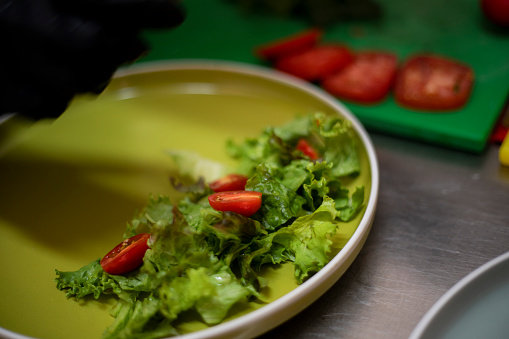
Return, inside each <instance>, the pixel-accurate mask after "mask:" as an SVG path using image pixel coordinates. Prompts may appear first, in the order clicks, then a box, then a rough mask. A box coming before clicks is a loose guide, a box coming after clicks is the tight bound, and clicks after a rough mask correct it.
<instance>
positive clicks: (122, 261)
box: [100, 233, 150, 275]
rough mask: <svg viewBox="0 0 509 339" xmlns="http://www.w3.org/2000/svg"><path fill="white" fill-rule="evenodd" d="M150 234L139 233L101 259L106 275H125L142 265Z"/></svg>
mask: <svg viewBox="0 0 509 339" xmlns="http://www.w3.org/2000/svg"><path fill="white" fill-rule="evenodd" d="M149 238H150V234H148V233H141V234H138V235H135V236H134V237H131V238H129V239H125V240H124V241H122V242H121V243H120V244H118V245H117V246H115V248H113V249H112V250H111V251H109V252H108V254H106V255H105V256H104V257H103V258H102V259H101V262H100V263H101V266H102V268H103V270H104V271H105V272H106V273H108V274H117V275H118V274H125V273H128V272H131V271H132V270H135V269H136V268H138V267H140V266H141V265H142V264H143V257H144V256H145V252H146V251H147V250H148V249H149V247H148V243H147V242H148V239H149Z"/></svg>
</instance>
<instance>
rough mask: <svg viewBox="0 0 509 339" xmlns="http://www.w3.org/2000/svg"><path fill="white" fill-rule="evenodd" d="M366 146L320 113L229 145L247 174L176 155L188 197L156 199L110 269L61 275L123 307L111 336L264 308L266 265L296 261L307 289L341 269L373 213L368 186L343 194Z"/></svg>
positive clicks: (343, 123) (65, 284) (73, 293)
mask: <svg viewBox="0 0 509 339" xmlns="http://www.w3.org/2000/svg"><path fill="white" fill-rule="evenodd" d="M358 148H359V143H358V141H357V139H356V137H355V132H354V130H353V128H352V126H351V123H350V122H349V121H348V120H345V119H344V118H342V117H340V116H338V115H328V114H323V113H314V114H310V115H306V116H301V117H296V118H295V119H294V120H292V121H290V122H288V123H287V124H285V125H282V126H278V127H268V128H266V129H265V130H264V131H262V133H261V134H260V135H259V136H258V137H256V138H249V139H246V140H245V141H243V142H241V143H236V142H234V141H231V140H230V141H228V142H227V144H226V151H227V152H228V154H229V155H230V156H231V157H232V158H233V159H235V160H236V163H237V165H238V167H237V168H236V169H235V171H234V172H228V169H227V168H226V167H224V168H221V166H219V167H216V168H212V167H214V166H212V165H211V171H214V173H216V172H217V173H221V172H224V173H222V174H221V176H218V177H217V178H216V179H215V180H212V181H206V180H205V179H204V177H203V176H201V175H199V173H200V170H198V169H197V167H200V166H201V170H203V164H212V162H211V161H210V160H208V159H201V160H197V159H196V155H195V154H192V153H190V152H189V153H187V152H182V151H179V152H170V155H171V156H172V158H173V160H174V162H175V164H176V166H177V167H178V169H179V172H180V173H179V176H178V177H171V178H170V183H171V184H172V185H173V186H174V188H175V189H176V190H177V191H179V192H181V194H182V198H181V199H180V200H179V201H178V202H177V203H172V200H171V199H170V197H168V196H163V195H159V196H151V197H150V198H149V201H148V203H147V205H146V206H145V207H144V208H143V210H141V211H140V212H139V213H137V214H136V215H135V217H134V218H133V219H132V220H131V221H130V222H129V223H128V225H127V230H126V232H125V234H124V236H123V238H124V241H122V242H121V243H120V244H119V245H118V246H116V247H115V248H114V249H113V250H112V251H110V252H109V253H108V254H106V255H105V256H104V257H103V258H102V259H97V260H94V261H92V262H90V263H89V264H88V265H86V266H84V267H82V268H80V269H79V270H77V271H73V272H62V271H59V270H56V276H57V277H56V279H55V280H56V283H57V288H58V289H59V290H62V291H65V292H66V295H67V297H74V298H76V299H80V298H84V297H85V296H93V297H94V298H95V299H98V298H99V297H100V296H101V295H110V296H114V297H115V298H116V305H115V306H114V307H113V308H112V310H111V314H112V316H113V317H114V321H113V322H112V324H111V325H110V326H109V327H108V328H107V329H106V330H105V331H104V333H103V337H104V338H160V337H168V336H173V335H179V334H180V333H178V331H177V329H176V327H175V326H174V325H175V322H176V321H178V320H179V317H182V316H183V314H189V312H193V313H195V314H196V315H198V316H199V317H200V318H201V319H202V321H203V322H204V323H205V324H207V325H215V324H218V323H220V322H221V321H222V320H223V319H224V318H225V317H226V316H227V314H228V312H229V311H230V310H231V309H232V307H234V306H235V305H238V304H242V303H248V302H250V301H253V300H256V301H258V302H264V295H263V291H264V288H265V287H267V286H270V284H271V282H270V281H268V280H267V279H266V278H264V277H263V276H262V275H261V274H260V271H261V269H262V267H265V266H267V265H280V264H283V263H287V262H290V263H293V265H294V276H295V279H296V281H297V282H298V283H299V284H300V283H303V282H304V281H305V280H307V279H308V278H309V277H311V276H312V275H313V274H314V273H316V272H318V271H319V270H320V269H321V268H322V267H324V266H325V265H326V264H327V263H328V262H329V261H330V259H331V257H332V254H331V249H332V245H333V241H332V237H333V236H334V234H335V233H336V232H337V230H338V229H339V228H341V225H342V223H344V222H347V221H350V220H352V219H353V218H354V217H355V216H356V215H357V214H358V213H359V212H360V211H361V210H362V208H363V206H364V187H363V186H358V187H355V189H354V190H353V191H350V190H349V189H347V188H346V187H345V186H344V185H343V184H342V180H343V179H345V178H348V177H352V176H357V175H358V174H359V172H360V163H359V153H358V152H359V151H360V150H359V149H358ZM218 168H219V170H218Z"/></svg>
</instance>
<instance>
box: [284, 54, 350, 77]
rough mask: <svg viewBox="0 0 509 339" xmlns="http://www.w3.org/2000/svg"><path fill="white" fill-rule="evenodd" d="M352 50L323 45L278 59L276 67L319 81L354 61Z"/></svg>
mask: <svg viewBox="0 0 509 339" xmlns="http://www.w3.org/2000/svg"><path fill="white" fill-rule="evenodd" d="M353 58H354V57H353V54H352V52H351V51H350V50H349V49H348V48H347V47H346V46H342V45H321V46H316V47H313V48H312V49H309V50H306V51H304V52H301V53H297V54H292V55H289V56H286V57H283V58H281V59H279V60H277V61H276V63H275V67H276V68H277V69H278V70H280V71H283V72H286V73H290V74H292V75H295V76H297V77H299V78H302V79H304V80H308V81H317V80H320V79H322V78H324V77H326V76H329V75H331V74H334V73H337V72H339V71H340V70H342V69H343V68H344V67H345V66H346V65H348V64H349V63H351V62H352V61H353Z"/></svg>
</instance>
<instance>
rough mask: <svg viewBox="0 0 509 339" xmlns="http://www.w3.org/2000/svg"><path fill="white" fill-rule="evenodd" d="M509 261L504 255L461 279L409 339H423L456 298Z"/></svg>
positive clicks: (445, 294)
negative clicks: (441, 313)
mask: <svg viewBox="0 0 509 339" xmlns="http://www.w3.org/2000/svg"><path fill="white" fill-rule="evenodd" d="M507 261H509V252H506V253H503V254H501V255H499V256H498V257H495V258H493V259H491V260H489V261H487V262H485V263H484V264H482V265H481V266H479V267H477V268H476V269H475V270H473V271H472V272H470V273H469V274H467V275H466V276H464V277H463V278H461V279H460V280H459V281H458V282H456V283H455V284H454V285H453V286H452V287H451V288H450V289H449V290H447V291H446V292H445V293H444V294H443V295H442V296H441V297H440V298H439V299H438V300H437V301H436V302H435V303H434V304H433V306H431V308H430V309H429V310H428V311H427V312H426V313H425V314H424V316H423V317H422V318H421V320H420V321H419V322H418V323H417V325H416V326H415V328H414V329H413V331H412V332H411V334H410V336H409V339H420V338H422V337H423V335H425V333H426V331H427V330H428V329H429V328H430V325H431V324H432V323H433V321H434V320H435V319H437V316H438V315H439V314H440V312H441V311H442V310H443V309H444V308H445V307H447V306H448V305H450V304H451V303H452V302H453V300H454V299H455V298H456V297H458V296H459V295H461V294H462V293H465V291H466V290H468V289H469V288H470V287H471V286H473V285H475V283H478V282H479V281H482V280H483V279H484V277H485V275H486V274H487V273H488V272H490V271H492V270H495V269H496V268H497V267H498V266H499V265H502V264H504V263H506V262H507Z"/></svg>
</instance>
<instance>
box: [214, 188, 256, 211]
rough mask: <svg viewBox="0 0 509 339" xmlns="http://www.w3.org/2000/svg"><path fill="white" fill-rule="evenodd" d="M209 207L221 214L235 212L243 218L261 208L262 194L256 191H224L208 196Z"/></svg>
mask: <svg viewBox="0 0 509 339" xmlns="http://www.w3.org/2000/svg"><path fill="white" fill-rule="evenodd" d="M209 203H210V206H211V207H212V208H213V209H215V210H217V211H222V212H235V213H238V214H241V215H243V216H245V217H249V216H251V215H253V214H254V213H255V212H256V211H258V210H259V209H260V207H261V206H262V194H261V193H260V192H256V191H225V192H219V193H214V194H212V195H210V196H209Z"/></svg>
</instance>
